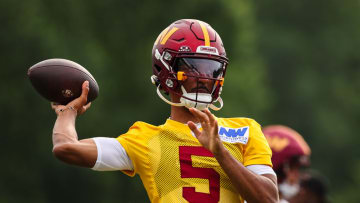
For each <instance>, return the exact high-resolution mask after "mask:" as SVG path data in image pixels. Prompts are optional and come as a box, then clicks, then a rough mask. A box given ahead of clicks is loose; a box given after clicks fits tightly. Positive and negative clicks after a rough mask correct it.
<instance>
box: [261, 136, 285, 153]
mask: <svg viewBox="0 0 360 203" xmlns="http://www.w3.org/2000/svg"><path fill="white" fill-rule="evenodd" d="M266 139H267V141H268V143H269V145H270V147H271V149H273V150H274V151H276V152H280V151H282V150H283V149H285V147H287V146H288V145H289V139H287V138H286V137H279V136H273V137H269V136H267V137H266Z"/></svg>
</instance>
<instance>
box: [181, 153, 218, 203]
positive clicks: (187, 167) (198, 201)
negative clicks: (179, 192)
mask: <svg viewBox="0 0 360 203" xmlns="http://www.w3.org/2000/svg"><path fill="white" fill-rule="evenodd" d="M191 155H195V156H204V157H214V156H213V155H212V153H211V152H210V151H208V150H206V149H205V148H203V147H200V146H180V147H179V159H180V172H181V178H203V179H208V180H209V191H210V193H203V192H195V187H183V197H184V199H186V200H187V201H189V202H190V203H204V202H219V199H220V175H219V174H218V173H217V172H216V171H215V170H214V169H213V168H199V167H193V166H192V160H191Z"/></svg>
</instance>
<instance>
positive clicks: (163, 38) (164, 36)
mask: <svg viewBox="0 0 360 203" xmlns="http://www.w3.org/2000/svg"><path fill="white" fill-rule="evenodd" d="M178 29H179V28H177V27H173V28H171V30H170V31H168V30H169V27H167V28H166V29H165V30H163V31H162V32H161V33H160V35H159V36H158V38H157V39H156V41H155V45H156V44H158V43H159V41H160V44H165V43H166V41H167V40H168V39H169V38H170V37H171V35H172V34H174V33H175V32H176V30H178ZM165 33H166V34H165Z"/></svg>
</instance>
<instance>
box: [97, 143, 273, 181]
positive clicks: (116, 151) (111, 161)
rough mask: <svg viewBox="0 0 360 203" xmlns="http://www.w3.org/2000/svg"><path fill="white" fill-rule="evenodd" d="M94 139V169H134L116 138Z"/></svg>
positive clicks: (260, 168) (266, 170) (263, 168)
mask: <svg viewBox="0 0 360 203" xmlns="http://www.w3.org/2000/svg"><path fill="white" fill-rule="evenodd" d="M92 139H93V140H94V141H95V143H96V147H97V151H98V156H97V160H96V163H95V165H94V167H93V168H92V169H93V170H96V171H116V170H129V171H133V170H134V165H133V163H132V161H131V160H130V158H129V156H128V155H127V153H126V151H125V149H124V147H123V146H122V145H121V144H120V142H119V141H117V140H116V139H115V138H107V137H96V138H92ZM246 168H247V169H249V170H250V171H252V172H254V173H256V174H259V175H263V174H272V175H275V172H274V170H273V169H272V168H271V167H270V166H267V165H249V166H246ZM275 176H276V175H275Z"/></svg>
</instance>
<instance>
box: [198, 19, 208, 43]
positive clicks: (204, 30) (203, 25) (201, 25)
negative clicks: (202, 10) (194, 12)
mask: <svg viewBox="0 0 360 203" xmlns="http://www.w3.org/2000/svg"><path fill="white" fill-rule="evenodd" d="M198 23H199V24H200V27H201V30H202V31H203V33H204V39H205V46H210V37H209V33H208V31H207V29H206V26H205V24H204V23H203V22H201V21H199V20H198Z"/></svg>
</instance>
